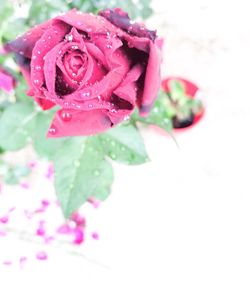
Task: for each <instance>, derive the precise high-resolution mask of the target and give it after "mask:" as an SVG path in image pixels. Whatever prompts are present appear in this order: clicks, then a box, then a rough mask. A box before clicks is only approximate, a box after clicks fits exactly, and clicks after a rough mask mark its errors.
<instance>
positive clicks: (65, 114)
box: [60, 111, 72, 121]
mask: <svg viewBox="0 0 250 294" xmlns="http://www.w3.org/2000/svg"><path fill="white" fill-rule="evenodd" d="M60 116H61V118H62V120H64V121H70V120H71V119H72V114H71V113H70V112H67V111H62V112H61V113H60Z"/></svg>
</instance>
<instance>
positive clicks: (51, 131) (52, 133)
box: [49, 125, 57, 135]
mask: <svg viewBox="0 0 250 294" xmlns="http://www.w3.org/2000/svg"><path fill="white" fill-rule="evenodd" d="M56 132H57V129H56V127H55V126H54V125H52V126H51V127H50V129H49V133H50V134H51V135H55V134H56Z"/></svg>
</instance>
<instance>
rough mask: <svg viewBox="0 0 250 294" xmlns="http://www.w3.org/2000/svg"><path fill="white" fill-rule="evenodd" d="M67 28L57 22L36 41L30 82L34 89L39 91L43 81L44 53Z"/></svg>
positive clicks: (52, 46)
mask: <svg viewBox="0 0 250 294" xmlns="http://www.w3.org/2000/svg"><path fill="white" fill-rule="evenodd" d="M68 29H69V28H68V26H66V25H65V24H63V23H60V22H57V23H56V24H53V26H51V27H49V28H48V29H47V30H46V32H45V33H44V34H43V36H42V37H41V38H40V39H39V41H37V42H36V44H35V47H34V49H33V52H32V60H31V83H32V86H33V87H34V89H37V90H38V91H39V90H40V88H41V87H42V85H43V83H44V74H43V66H44V57H45V55H46V54H47V53H48V52H49V51H50V50H51V49H53V48H54V47H55V46H56V45H57V44H58V43H59V42H60V41H61V40H62V39H63V38H64V36H65V34H66V33H67V31H68Z"/></svg>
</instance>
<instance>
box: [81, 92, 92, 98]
mask: <svg viewBox="0 0 250 294" xmlns="http://www.w3.org/2000/svg"><path fill="white" fill-rule="evenodd" d="M81 96H82V97H89V96H90V91H87V92H84V93H82V94H81Z"/></svg>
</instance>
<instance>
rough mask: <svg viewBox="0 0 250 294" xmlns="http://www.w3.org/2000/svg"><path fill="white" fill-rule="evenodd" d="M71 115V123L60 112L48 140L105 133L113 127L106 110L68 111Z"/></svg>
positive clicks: (53, 123) (55, 118) (52, 125)
mask: <svg viewBox="0 0 250 294" xmlns="http://www.w3.org/2000/svg"><path fill="white" fill-rule="evenodd" d="M68 113H69V114H70V115H71V119H70V120H69V121H67V120H64V119H63V117H62V110H61V111H58V112H57V113H56V115H55V117H54V120H53V122H52V124H51V127H50V130H53V131H52V132H51V131H49V132H48V134H47V137H48V138H57V137H65V136H88V135H93V134H97V133H100V132H103V131H105V130H107V129H109V128H110V127H111V126H112V122H111V121H110V119H109V117H108V116H107V111H105V110H92V111H76V110H68Z"/></svg>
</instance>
